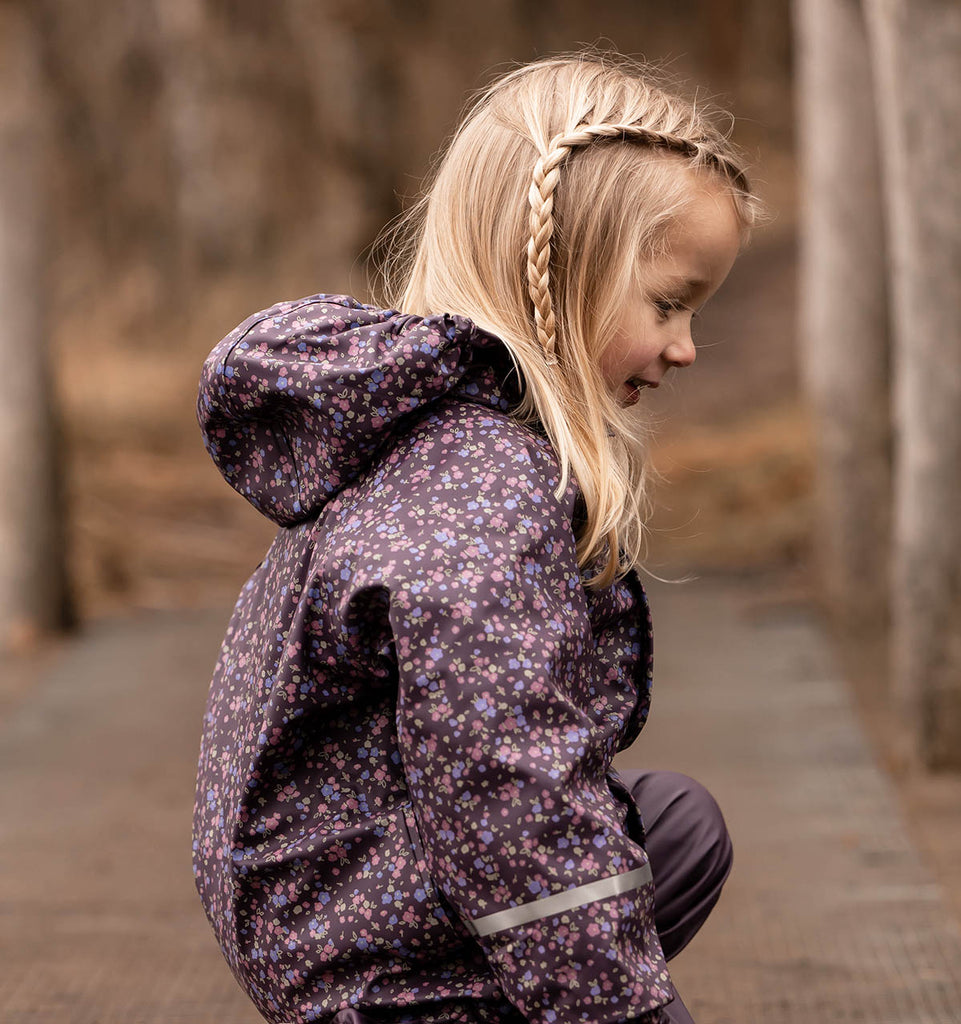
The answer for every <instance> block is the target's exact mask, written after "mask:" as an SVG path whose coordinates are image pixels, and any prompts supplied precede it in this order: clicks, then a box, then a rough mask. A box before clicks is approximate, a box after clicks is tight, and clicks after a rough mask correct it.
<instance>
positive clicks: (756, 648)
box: [0, 579, 961, 1024]
mask: <svg viewBox="0 0 961 1024" xmlns="http://www.w3.org/2000/svg"><path fill="white" fill-rule="evenodd" d="M650 591H651V595H652V601H653V604H654V615H655V628H656V635H657V680H656V684H655V687H656V688H655V697H654V704H653V711H652V715H651V719H650V721H649V723H648V725H647V727H646V728H645V730H644V732H643V733H642V734H641V738H640V740H639V741H638V743H637V744H636V745H635V747H634V748H632V750H631V751H628V752H626V753H625V754H623V755H621V758H620V760H619V764H621V765H622V766H624V767H628V766H631V765H637V766H645V767H655V768H672V769H675V770H678V771H684V772H687V773H689V774H691V775H693V776H695V777H696V778H698V779H700V780H701V781H703V782H704V783H705V784H706V785H707V786H708V787H709V788H710V789H711V790H712V792H713V793H714V794H715V796H716V797H717V799H718V801H719V803H720V804H721V806H722V808H723V809H724V812H725V814H726V817H727V821H728V825H729V827H730V829H731V832H732V835H733V837H734V842H735V867H734V871H733V873H732V875H731V878H730V879H729V881H728V885H727V887H726V888H725V891H724V894H723V895H722V897H721V901H720V903H719V904H718V906H717V908H716V909H715V911H714V913H713V915H712V916H711V918H710V920H709V921H708V923H707V924H706V925H705V927H704V928H703V929H702V931H701V933H700V934H699V935H698V936H697V938H695V940H694V942H693V943H692V944H691V946H690V947H689V948H688V949H687V950H685V951H684V953H683V954H682V955H681V956H680V957H678V958H677V960H675V961H673V962H672V965H671V966H672V972H673V974H674V976H675V979H676V981H677V984H678V987H679V989H680V990H681V992H682V993H683V994H684V997H685V1001H686V1002H687V1004H688V1006H689V1007H690V1008H691V1010H692V1012H693V1013H694V1016H695V1018H696V1019H697V1020H698V1022H699V1024H752V1022H757V1024H795V1022H798V1024H800V1022H803V1024H813V1022H822V1021H870V1022H878V1024H882V1022H883V1024H925V1022H931V1024H956V1022H959V1021H961V931H959V928H958V925H957V922H955V921H954V920H953V919H952V918H951V917H950V915H949V913H948V911H947V909H946V903H945V900H944V899H943V894H942V892H941V890H940V888H939V887H938V886H937V885H936V884H935V883H934V881H933V879H932V878H931V877H930V875H929V874H928V873H927V871H926V870H925V868H924V867H923V865H922V863H921V861H920V860H919V857H918V855H917V853H916V851H915V849H914V847H913V845H912V843H911V841H910V837H909V836H908V834H907V832H906V830H905V826H904V824H903V820H902V818H901V816H900V814H899V813H898V810H897V808H896V806H895V805H894V796H893V789H892V787H891V786H890V785H889V783H888V782H887V780H886V779H885V778H884V777H882V776H881V774H880V773H879V771H878V769H877V767H876V765H875V763H874V761H873V760H872V758H871V756H870V753H869V751H868V749H867V747H866V744H865V741H864V739H863V736H862V734H861V732H860V729H859V726H858V723H857V721H856V719H855V717H854V713H853V711H852V707H851V703H850V701H849V700H848V697H847V695H846V691H845V689H844V687H843V686H842V685H840V683H839V681H838V679H837V677H836V674H835V670H834V667H833V665H832V663H831V660H830V658H829V657H828V655H827V653H826V651H825V648H824V645H823V641H822V639H821V636H820V633H819V631H818V628H817V624H816V621H815V620H814V619H812V617H811V616H810V614H809V612H808V611H807V610H806V609H805V608H804V607H800V606H787V605H783V604H776V603H774V602H773V601H772V600H770V599H768V597H767V596H766V592H765V590H764V588H763V587H762V586H761V585H760V584H758V583H757V582H756V581H755V582H754V583H751V584H748V583H746V582H743V581H737V580H732V579H721V580H706V581H701V582H697V583H693V584H687V585H685V586H675V587H669V586H663V585H652V586H651V587H650ZM227 615H228V612H227V611H226V610H222V611H218V612H204V613H193V614H189V615H188V614H163V615H149V616H148V615H145V616H140V617H134V618H130V619H124V620H119V621H114V622H102V623H99V624H96V625H95V626H93V627H91V628H90V629H89V630H88V631H87V632H86V633H85V635H83V636H82V637H80V638H78V639H76V640H73V641H70V642H69V643H67V644H65V645H64V647H63V649H62V651H61V653H60V655H59V656H58V657H57V658H56V659H55V660H53V661H51V662H48V663H47V664H46V665H45V666H44V668H43V671H42V672H41V673H40V674H39V680H38V682H37V683H36V685H35V687H34V688H33V689H32V690H28V691H26V693H25V692H24V688H19V689H16V688H15V692H14V698H13V699H8V700H7V701H6V702H5V703H4V702H0V706H3V708H4V724H3V726H2V728H0V799H2V812H3V813H2V818H0V820H2V823H3V831H2V834H0V913H2V929H3V934H2V938H3V950H4V952H3V964H2V969H0V1021H3V1022H4V1024H28V1022H29V1024H179V1022H184V1024H187V1022H189V1024H225V1022H227V1021H229V1022H230V1024H256V1022H257V1021H258V1020H260V1018H259V1016H258V1014H257V1013H256V1012H255V1011H254V1010H253V1008H252V1006H251V1005H250V1004H249V1003H248V1002H247V1001H246V997H245V996H244V995H243V994H242V993H241V991H240V989H239V988H238V987H237V985H236V983H235V982H234V980H233V978H232V977H231V975H230V973H229V971H228V970H227V968H226V966H225V965H224V962H223V960H222V959H221V956H220V952H219V950H218V949H217V947H216V944H215V943H214V940H213V937H212V934H211V933H210V931H209V929H208V927H207V923H206V921H205V919H204V917H203V914H202V912H201V910H200V906H199V902H198V901H197V898H196V895H195V892H194V888H193V878H192V875H191V872H190V838H189V833H190V807H191V801H192V796H193V773H194V766H195V762H196V755H197V747H198V739H199V728H200V717H201V714H202V710H203V705H204V699H205V696H206V687H207V681H208V678H209V674H210V670H211V668H212V666H213V662H214V658H215V656H216V652H217V648H218V646H219V643H220V639H221V636H222V634H223V630H224V626H225V625H226V619H227Z"/></svg>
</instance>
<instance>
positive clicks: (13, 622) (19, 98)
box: [0, 4, 72, 651]
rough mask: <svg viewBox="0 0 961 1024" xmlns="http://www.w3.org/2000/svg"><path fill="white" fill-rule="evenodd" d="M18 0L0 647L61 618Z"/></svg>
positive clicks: (4, 48)
mask: <svg viewBox="0 0 961 1024" xmlns="http://www.w3.org/2000/svg"><path fill="white" fill-rule="evenodd" d="M37 44H38V40H37V35H36V30H35V27H34V25H33V23H32V21H31V19H30V17H29V16H28V10H27V7H26V5H21V4H5V5H3V6H0V309H2V310H3V315H2V316H0V360H2V364H3V367H4V371H3V373H2V374H0V473H2V476H3V481H4V483H3V487H2V489H0V649H2V650H5V651H11V650H17V649H19V648H23V647H26V646H29V645H30V644H31V643H32V642H33V641H34V640H35V639H36V638H37V637H38V636H39V634H40V633H41V632H42V631H43V630H45V629H58V628H60V627H62V626H64V625H66V624H68V623H69V622H70V621H71V619H72V615H71V612H70V608H69V602H68V599H67V587H66V570H65V566H64V543H63V503H62V501H61V500H60V494H59V487H58V484H59V475H58V472H57V462H56V457H57V454H58V452H57V427H56V422H55V420H54V415H53V409H52V403H51V400H50V388H51V385H50V380H49V373H48V365H47V330H46V327H47V325H46V318H45V313H46V310H47V307H48V305H49V293H48V290H47V288H46V287H45V281H44V270H45V266H46V259H47V253H46V251H45V239H46V231H45V213H46V203H47V189H46V187H45V170H46V166H47V163H46V159H47V157H46V153H47V147H48V145H49V131H48V127H47V124H48V122H47V117H46V106H47V105H46V103H45V97H44V94H43V86H42V74H41V69H40V60H39V48H38V45H37Z"/></svg>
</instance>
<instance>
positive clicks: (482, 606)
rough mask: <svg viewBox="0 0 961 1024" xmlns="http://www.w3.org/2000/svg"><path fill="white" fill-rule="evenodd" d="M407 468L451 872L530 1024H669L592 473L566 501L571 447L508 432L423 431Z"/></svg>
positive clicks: (430, 796)
mask: <svg viewBox="0 0 961 1024" xmlns="http://www.w3.org/2000/svg"><path fill="white" fill-rule="evenodd" d="M498 421H499V422H500V423H502V424H503V423H505V422H507V421H506V418H503V417H498ZM506 429H510V428H506ZM517 429H518V430H520V428H517ZM521 436H528V437H529V436H530V435H523V434H520V433H519V434H518V437H521ZM408 468H409V469H410V473H411V475H410V486H409V487H408V490H407V497H406V499H405V500H406V502H407V504H406V505H405V507H404V508H403V509H393V510H392V512H393V513H394V514H396V515H400V516H402V517H405V519H406V521H407V522H408V523H411V522H414V523H419V524H420V525H419V526H418V527H417V528H416V529H415V530H412V531H411V533H410V535H409V540H408V542H407V545H406V557H405V558H404V559H403V560H402V561H403V565H402V566H401V567H399V569H398V572H399V579H400V581H401V582H400V585H399V586H397V587H395V588H394V592H393V594H392V598H391V609H390V617H391V629H392V631H393V634H394V640H395V644H396V652H397V660H398V671H399V697H398V704H397V728H398V737H399V745H400V756H401V759H402V763H403V769H404V773H405V775H406V779H407V784H408V788H409V791H410V797H411V800H412V803H413V810H414V816H415V820H416V822H417V825H418V827H419V829H420V832H421V839H422V841H423V844H424V848H425V856H426V860H427V865H428V868H429V870H430V872H431V875H432V877H433V880H434V882H435V884H436V885H437V886H438V887H439V889H440V890H441V892H442V893H443V894H444V896H445V897H446V899H447V900H448V902H449V903H450V904H451V905H452V906H453V908H454V909H455V910H456V912H457V914H458V915H459V916H460V918H461V919H462V921H463V922H464V924H465V925H466V926H467V928H468V930H469V931H470V932H471V933H472V934H473V935H474V936H475V937H476V940H477V942H478V943H479V944H480V946H481V948H482V950H483V952H484V954H485V956H486V958H487V960H488V963H489V965H490V968H491V970H492V971H493V973H494V975H495V976H496V978H497V980H498V983H499V984H500V986H501V988H502V989H503V992H504V994H505V996H506V997H507V999H508V1000H510V1001H511V1002H512V1003H513V1004H514V1005H515V1006H516V1007H517V1008H518V1009H519V1010H520V1011H521V1013H522V1014H523V1015H524V1016H525V1017H526V1018H527V1019H528V1020H530V1021H533V1022H536V1024H607V1022H612V1024H613V1022H615V1021H626V1020H629V1019H638V1018H639V1019H643V1020H644V1021H659V1020H661V1019H662V1016H661V1013H660V1012H659V1011H658V1009H657V1008H658V1007H661V1006H663V1005H664V1004H666V1003H668V1002H669V1001H670V1000H671V998H672V996H673V989H672V987H671V982H670V977H669V974H668V970H667V965H666V962H665V959H664V956H663V953H662V950H661V945H660V941H659V939H658V936H657V932H656V930H655V927H654V888H653V883H652V879H651V869H650V865H649V863H648V858H647V854H646V852H645V850H644V848H643V847H642V846H641V845H639V844H638V843H637V842H635V841H634V840H633V839H632V838H631V837H630V836H629V835H627V834H626V832H625V830H624V827H623V819H624V813H623V807H622V805H621V804H619V802H618V801H617V800H616V798H615V797H614V795H613V794H612V792H611V790H610V787H609V785H608V782H607V778H606V772H607V769H608V768H609V766H610V759H611V758H612V757H613V754H614V747H615V744H614V743H613V742H611V737H610V735H609V730H608V731H605V730H604V722H603V713H602V712H599V711H598V705H597V695H598V692H599V691H600V690H601V689H602V687H603V680H600V679H598V678H596V676H597V674H598V673H597V669H596V662H595V658H594V647H593V639H592V635H591V627H590V622H589V618H588V612H587V607H586V601H585V596H584V592H583V583H582V580H581V576H580V571H579V569H578V566H577V561H576V557H575V548H574V536H573V533H572V528H571V524H570V512H571V509H572V505H573V493H574V492H573V486H572V487H570V488H568V498H569V499H570V500H567V498H566V499H565V500H564V501H562V502H559V501H557V500H556V499H555V497H554V494H553V491H554V488H555V487H556V485H557V482H558V473H557V463H556V460H555V459H554V456H553V454H552V453H549V450H548V449H546V448H545V447H542V446H540V445H539V444H537V443H534V442H533V441H530V442H528V443H526V444H519V443H517V440H516V438H515V439H513V440H511V439H509V438H507V437H505V436H504V435H503V434H501V435H500V436H498V435H497V433H496V431H493V432H492V433H491V434H490V435H489V436H487V437H482V438H480V439H479V440H478V439H476V438H475V439H472V440H467V436H466V432H464V431H458V430H456V429H448V430H447V431H446V433H444V434H440V433H438V434H437V436H436V437H434V438H433V440H429V439H424V438H422V439H421V441H420V442H419V448H417V454H415V455H414V456H413V457H412V459H411V463H410V464H409V465H408Z"/></svg>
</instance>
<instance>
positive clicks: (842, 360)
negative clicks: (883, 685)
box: [794, 0, 891, 646]
mask: <svg viewBox="0 0 961 1024" xmlns="http://www.w3.org/2000/svg"><path fill="white" fill-rule="evenodd" d="M794 26H795V36H796V40H797V112H798V125H799V134H800V138H799V143H800V146H799V149H800V153H801V172H802V173H801V181H802V214H801V303H800V311H801V323H800V341H801V369H802V377H803V381H804V387H805V390H806V395H807V400H808V403H809V405H810V408H811V410H812V412H813V414H814V421H815V432H816V438H817V448H818V481H817V487H818V503H817V522H816V526H817V539H818V545H817V548H818V558H819V562H820V575H821V578H822V580H823V582H824V585H825V590H826V594H827V597H828V601H829V604H830V605H831V607H832V610H833V611H834V613H835V616H836V621H837V622H838V624H839V625H840V626H841V627H842V629H843V631H844V633H845V634H846V636H847V637H848V638H849V639H855V638H858V639H861V640H862V641H863V640H867V641H869V642H870V641H873V642H874V643H875V644H876V645H879V646H880V645H883V643H884V638H885V636H886V635H887V615H888V586H889V546H890V507H891V470H890V454H889V453H890V413H889V409H890V395H889V391H890V385H889V371H888V363H889V358H888V351H889V345H888V316H887V306H888V299H887V285H886V277H885V274H886V264H885V256H884V249H885V246H884V223H883V212H884V211H883V201H882V195H881V184H880V172H879V155H878V147H877V139H876V131H875V120H874V100H873V84H872V78H871V68H870V63H869V54H868V44H867V37H866V32H865V26H864V23H863V19H862V14H861V7H860V3H859V2H858V0H795V4H794Z"/></svg>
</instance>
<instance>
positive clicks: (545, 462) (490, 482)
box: [380, 397, 578, 524]
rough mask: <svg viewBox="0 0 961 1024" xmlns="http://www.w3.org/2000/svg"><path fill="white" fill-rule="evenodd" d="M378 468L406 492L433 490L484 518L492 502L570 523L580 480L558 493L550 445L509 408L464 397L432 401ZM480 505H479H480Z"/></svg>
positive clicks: (555, 462) (422, 493) (557, 465)
mask: <svg viewBox="0 0 961 1024" xmlns="http://www.w3.org/2000/svg"><path fill="white" fill-rule="evenodd" d="M380 469H381V470H382V471H383V472H384V473H385V475H386V477H387V479H385V480H384V481H383V482H385V483H386V482H388V480H390V481H394V480H396V481H397V482H398V485H400V486H403V487H405V489H406V490H407V493H417V494H419V495H420V496H422V497H423V496H425V493H428V494H430V495H433V497H434V498H435V499H439V500H440V501H441V502H442V504H443V505H444V506H446V507H448V508H449V509H451V510H452V511H453V510H455V509H460V510H462V511H464V512H465V513H466V512H471V511H473V512H475V513H478V514H480V515H483V514H484V512H485V511H486V510H488V506H487V504H486V502H487V501H492V502H494V501H497V500H498V499H499V500H501V501H503V502H504V503H505V504H506V508H507V510H509V511H510V510H514V511H516V510H517V509H519V508H520V507H523V506H528V507H529V510H530V511H540V512H542V513H543V514H547V515H551V516H556V515H557V514H559V513H560V514H563V516H564V517H565V519H566V520H567V522H568V524H569V523H570V522H571V520H572V518H573V514H574V508H575V501H576V497H577V493H578V491H577V485H576V481H575V480H574V478H573V476H571V477H570V478H569V479H568V481H567V484H566V486H565V488H564V490H563V491H562V492H561V493H560V494H558V493H557V492H558V490H559V485H560V483H561V469H560V463H559V460H558V458H557V455H556V453H555V451H554V447H553V445H552V444H551V442H550V441H549V440H548V439H547V438H546V437H544V436H542V435H541V434H539V433H538V432H537V431H535V430H534V429H533V428H532V427H530V426H528V425H526V424H524V423H521V422H520V421H519V420H517V419H516V418H514V417H513V416H511V415H510V414H509V413H506V412H502V411H500V410H497V409H492V408H490V407H489V406H486V405H482V404H480V403H475V402H472V401H470V400H469V399H465V398H462V397H450V398H445V399H443V400H442V401H440V402H436V403H434V405H433V407H432V408H431V410H429V411H428V412H426V413H425V415H423V416H422V417H421V418H420V419H419V420H418V421H417V422H416V423H414V424H413V425H412V426H411V429H410V430H408V431H407V432H406V433H405V434H403V435H402V436H401V437H399V438H397V439H396V441H395V443H394V444H393V445H392V447H391V449H390V451H389V453H388V454H387V455H386V457H385V458H384V460H383V462H382V463H381V467H380ZM478 502H479V503H480V505H479V506H478Z"/></svg>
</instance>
